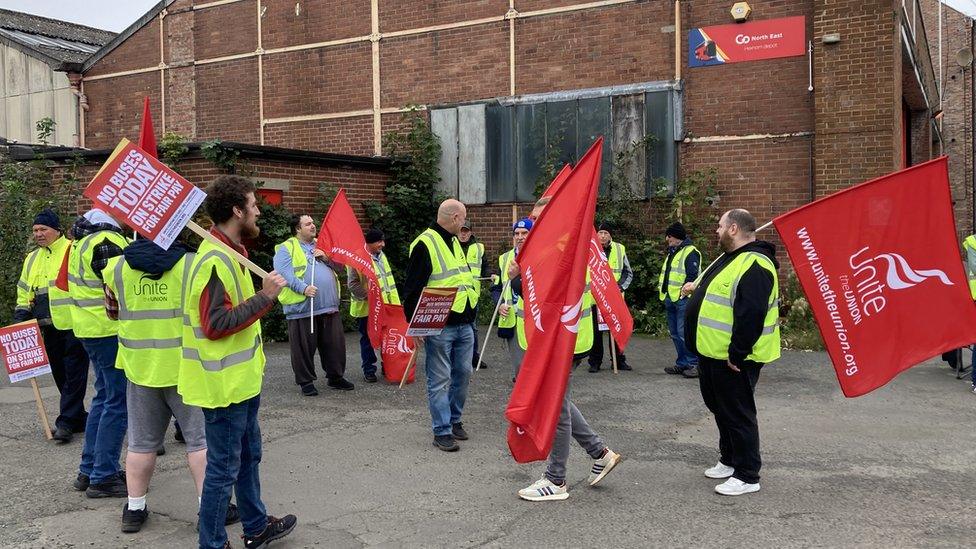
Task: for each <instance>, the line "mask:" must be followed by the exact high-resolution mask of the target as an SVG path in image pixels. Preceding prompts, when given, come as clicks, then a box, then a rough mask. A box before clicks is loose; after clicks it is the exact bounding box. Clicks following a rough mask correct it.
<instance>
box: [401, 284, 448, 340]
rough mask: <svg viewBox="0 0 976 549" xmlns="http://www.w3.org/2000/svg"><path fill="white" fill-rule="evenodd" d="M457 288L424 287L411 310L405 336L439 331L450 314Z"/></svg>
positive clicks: (431, 333)
mask: <svg viewBox="0 0 976 549" xmlns="http://www.w3.org/2000/svg"><path fill="white" fill-rule="evenodd" d="M457 291H458V289H457V288H424V291H423V292H422V293H421V294H420V300H419V301H417V308H416V309H414V311H413V317H412V318H411V319H410V326H409V327H408V328H407V337H424V336H432V335H437V334H439V333H441V331H442V330H443V329H444V325H445V324H447V315H449V314H451V306H452V305H453V304H454V296H455V295H457Z"/></svg>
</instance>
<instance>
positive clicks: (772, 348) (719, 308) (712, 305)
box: [695, 252, 780, 364]
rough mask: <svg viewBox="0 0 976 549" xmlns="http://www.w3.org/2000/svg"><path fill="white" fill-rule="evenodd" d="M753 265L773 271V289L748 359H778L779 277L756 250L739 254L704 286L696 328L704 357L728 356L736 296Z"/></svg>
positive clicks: (765, 360) (771, 264)
mask: <svg viewBox="0 0 976 549" xmlns="http://www.w3.org/2000/svg"><path fill="white" fill-rule="evenodd" d="M753 265H759V266H760V267H761V268H763V269H765V270H767V271H769V272H770V273H771V274H772V276H773V288H772V291H771V292H770V295H769V303H768V308H767V310H766V316H765V318H764V319H763V329H762V333H761V335H760V336H759V340H758V341H757V342H756V344H755V345H753V348H752V351H751V352H750V354H749V356H747V357H746V360H750V361H753V362H759V363H762V364H766V363H769V362H772V361H774V360H776V359H777V358H779V356H780V333H779V278H778V276H777V274H776V267H775V266H774V265H773V262H772V260H770V259H769V258H768V257H766V256H765V255H763V254H760V253H756V252H744V253H741V254H739V255H738V256H736V257H735V258H734V259H733V260H732V261H731V262H729V264H727V265H726V266H725V267H724V268H723V269H722V271H721V272H719V273H718V274H716V275H715V277H714V278H713V279H712V280H711V281H710V282H709V284H708V286H707V287H706V288H705V289H704V290H705V296H704V298H703V300H702V305H701V310H700V312H699V314H698V325H697V326H696V329H695V343H696V348H697V349H698V352H699V353H701V354H702V355H703V356H707V357H709V358H714V359H716V360H727V359H728V358H729V345H730V344H731V343H732V323H733V318H734V311H733V304H734V303H735V296H736V293H737V291H738V286H739V281H740V280H741V279H742V276H743V275H744V274H745V272H746V271H747V270H748V269H749V268H750V267H752V266H753Z"/></svg>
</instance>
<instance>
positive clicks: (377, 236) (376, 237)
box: [365, 227, 386, 244]
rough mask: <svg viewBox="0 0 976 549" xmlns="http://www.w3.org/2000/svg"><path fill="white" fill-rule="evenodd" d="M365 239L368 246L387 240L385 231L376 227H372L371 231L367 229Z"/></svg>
mask: <svg viewBox="0 0 976 549" xmlns="http://www.w3.org/2000/svg"><path fill="white" fill-rule="evenodd" d="M365 237H366V243H367V244H375V243H377V242H379V241H380V240H386V239H385V238H383V231H381V230H379V229H377V228H376V227H370V228H369V229H367V230H366V234H365Z"/></svg>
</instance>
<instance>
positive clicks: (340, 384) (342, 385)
mask: <svg viewBox="0 0 976 549" xmlns="http://www.w3.org/2000/svg"><path fill="white" fill-rule="evenodd" d="M329 387H331V388H333V389H337V390H339V391H352V390H353V389H355V388H356V386H355V385H353V384H352V383H349V382H348V381H346V378H344V377H340V378H339V379H337V380H335V381H330V382H329ZM282 520H284V519H282Z"/></svg>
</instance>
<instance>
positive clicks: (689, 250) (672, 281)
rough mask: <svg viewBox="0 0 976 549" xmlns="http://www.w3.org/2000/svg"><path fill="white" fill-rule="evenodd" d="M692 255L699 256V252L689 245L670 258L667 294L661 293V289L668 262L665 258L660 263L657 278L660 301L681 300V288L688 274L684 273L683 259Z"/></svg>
mask: <svg viewBox="0 0 976 549" xmlns="http://www.w3.org/2000/svg"><path fill="white" fill-rule="evenodd" d="M693 253H697V254H699V255H701V252H699V251H698V249H697V248H695V247H694V246H692V245H691V244H689V245H687V246H685V247H684V248H681V249H680V250H678V251H677V252H675V253H674V255H673V256H671V270H670V271H668V291H667V293H664V292H662V291H661V287H662V286H664V271H665V270H667V268H668V261H667V258H666V257H665V260H664V262H663V263H661V274H660V275H658V277H657V293H658V297H660V298H661V301H664V298H665V297H670V298H671V301H672V302H677V301H678V300H679V299H681V286H683V285H684V283H685V278H686V277H687V276H688V273H686V272H685V259H688V256H689V255H691V254H693ZM699 262H700V261H699Z"/></svg>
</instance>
